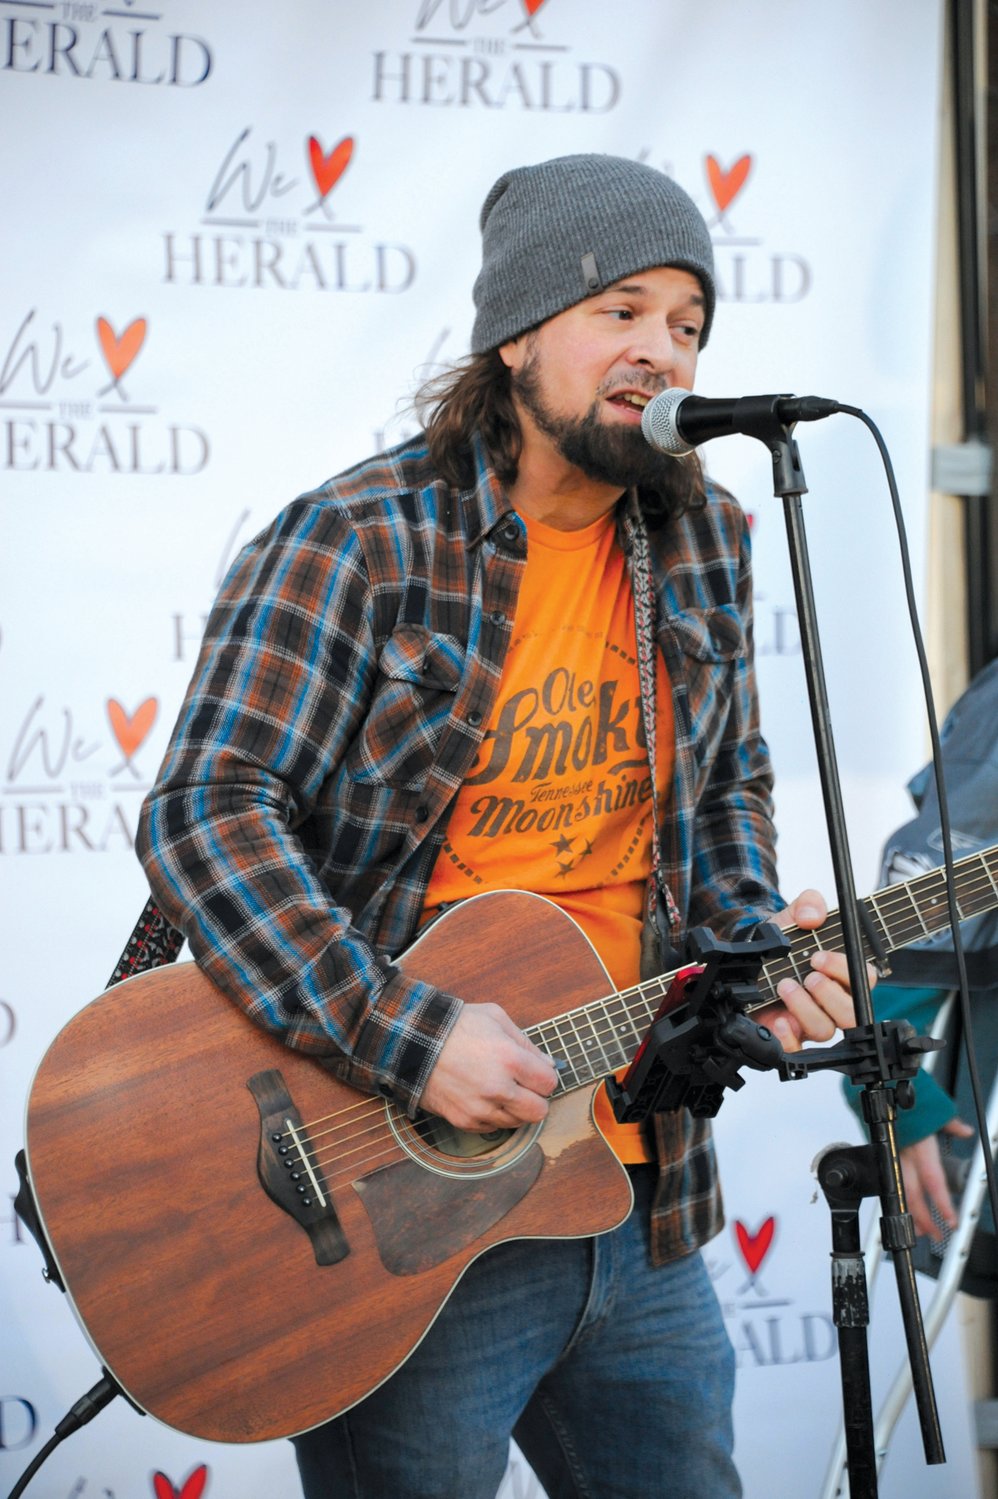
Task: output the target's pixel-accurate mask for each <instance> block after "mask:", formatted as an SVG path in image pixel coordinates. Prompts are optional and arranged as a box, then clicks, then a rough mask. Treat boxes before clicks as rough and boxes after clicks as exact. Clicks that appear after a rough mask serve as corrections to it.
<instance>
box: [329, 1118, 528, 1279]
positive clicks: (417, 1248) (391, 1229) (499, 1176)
mask: <svg viewBox="0 0 998 1499" xmlns="http://www.w3.org/2000/svg"><path fill="white" fill-rule="evenodd" d="M543 1165H544V1152H543V1151H542V1150H541V1148H540V1146H539V1145H538V1144H537V1143H536V1141H535V1142H534V1143H533V1144H532V1145H530V1146H529V1148H528V1149H527V1150H525V1151H524V1152H523V1154H522V1155H520V1156H519V1157H518V1159H517V1160H515V1161H513V1162H512V1163H511V1164H510V1165H508V1166H506V1167H505V1168H504V1169H503V1170H502V1171H500V1172H497V1173H495V1174H493V1175H490V1176H474V1177H470V1178H468V1177H465V1178H463V1179H455V1178H454V1177H450V1176H443V1175H440V1174H438V1173H436V1172H433V1171H429V1170H427V1169H426V1168H425V1167H423V1166H421V1165H419V1164H418V1163H417V1162H416V1161H399V1162H396V1164H394V1165H391V1166H382V1167H381V1168H380V1170H378V1171H372V1172H371V1173H370V1174H369V1175H368V1176H363V1177H361V1178H360V1179H359V1180H358V1181H355V1182H354V1184H353V1185H354V1191H355V1192H357V1194H358V1195H359V1197H360V1200H361V1202H362V1203H363V1204H364V1208H365V1211H366V1212H367V1216H368V1218H369V1219H370V1220H371V1227H372V1228H373V1230H374V1238H375V1242H376V1244H377V1248H378V1255H379V1256H380V1259H381V1263H382V1264H383V1265H384V1267H385V1269H386V1270H387V1271H388V1272H389V1274H391V1275H419V1274H420V1273H421V1272H423V1271H425V1270H431V1269H432V1268H433V1266H434V1265H439V1264H442V1262H443V1261H444V1260H446V1259H449V1258H450V1256H451V1255H452V1254H457V1253H458V1252H459V1251H460V1250H462V1249H466V1248H467V1246H468V1245H469V1244H471V1243H473V1242H474V1240H475V1239H477V1238H478V1237H479V1235H480V1234H484V1233H487V1232H488V1230H489V1229H490V1228H492V1227H493V1226H494V1225H495V1224H496V1223H498V1222H499V1220H500V1219H501V1218H504V1217H505V1216H506V1214H507V1213H508V1212H509V1211H510V1209H511V1208H513V1207H515V1206H516V1204H517V1203H518V1202H519V1201H520V1200H521V1199H522V1198H523V1197H524V1196H525V1195H526V1193H527V1192H528V1191H529V1190H530V1188H531V1187H532V1186H533V1184H534V1182H535V1181H536V1180H537V1178H538V1176H539V1175H540V1172H541V1167H542V1166H543Z"/></svg>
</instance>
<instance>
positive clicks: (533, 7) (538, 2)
mask: <svg viewBox="0 0 998 1499" xmlns="http://www.w3.org/2000/svg"><path fill="white" fill-rule="evenodd" d="M543 4H544V0H523V8H524V10H525V11H526V12H527V15H528V16H536V14H537V12H538V11H539V10H540V8H541V6H542V5H543Z"/></svg>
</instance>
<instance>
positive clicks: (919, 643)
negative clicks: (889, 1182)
mask: <svg viewBox="0 0 998 1499" xmlns="http://www.w3.org/2000/svg"><path fill="white" fill-rule="evenodd" d="M839 411H840V412H842V413H843V414H844V415H845V416H852V417H855V418H856V419H857V420H858V421H860V422H862V423H863V425H864V426H865V427H866V429H867V431H868V432H869V433H870V435H871V437H872V438H873V440H874V442H875V443H876V445H877V450H878V452H879V454H880V459H881V462H882V464H883V467H884V473H885V475H886V477H887V488H888V491H889V493H890V497H891V506H892V509H893V512H894V526H895V529H896V531H897V536H898V550H899V555H900V560H901V573H902V579H903V583H904V594H905V601H906V604H907V607H908V618H909V621H910V623H911V632H912V640H913V642H914V646H915V655H916V657H917V660H918V671H919V677H920V679H921V684H922V694H923V697H924V701H925V709H926V718H927V721H928V729H929V740H930V743H931V747H932V772H933V780H934V782H935V789H936V798H937V801H938V804H939V831H940V841H941V842H942V846H943V864H942V867H943V870H944V873H945V884H946V901H947V909H948V911H949V919H950V931H951V933H952V940H953V956H954V959H955V962H956V973H957V985H956V992H957V996H958V1008H959V1014H960V1018H961V1022H962V1032H963V1034H962V1041H963V1051H964V1057H965V1059H966V1063H967V1077H968V1081H969V1084H970V1094H971V1098H972V1100H973V1104H974V1113H975V1116H976V1124H977V1134H978V1139H979V1141H980V1144H981V1149H982V1153H983V1162H984V1175H985V1180H986V1183H987V1197H988V1201H989V1203H990V1205H991V1212H992V1214H993V1216H994V1220H995V1223H998V1177H996V1174H995V1159H994V1156H993V1154H992V1151H991V1141H990V1137H989V1129H988V1119H987V1106H986V1104H985V1100H984V1086H983V1084H982V1081H981V1075H980V1069H979V1068H978V1065H977V1050H976V1047H975V1045H974V1032H973V1020H972V1017H971V1008H970V984H969V980H968V976H967V959H966V953H965V950H964V945H963V936H962V934H961V931H960V920H961V918H960V912H959V908H958V906H957V900H956V876H955V874H954V871H953V837H952V830H951V826H950V815H949V800H948V798H947V795H946V777H945V774H944V771H943V753H942V744H941V742H940V739H939V728H938V724H937V721H936V708H935V700H934V697H933V692H932V682H931V678H930V674H929V662H928V657H927V655H926V651H925V641H924V639H923V636H922V630H921V625H920V623H919V619H918V605H917V602H916V599H915V583H914V579H913V577H912V572H911V553H910V551H909V548H908V532H907V528H906V526H905V523H904V512H903V509H902V506H901V496H900V495H899V493H898V486H897V479H896V477H895V474H894V465H893V464H892V462H891V457H890V453H889V452H888V450H887V444H886V442H885V441H884V438H883V435H882V433H881V432H880V429H879V428H878V427H877V424H876V422H874V421H873V419H872V417H870V416H868V415H867V413H866V412H865V411H862V410H860V408H859V407H858V406H845V405H840V406H839Z"/></svg>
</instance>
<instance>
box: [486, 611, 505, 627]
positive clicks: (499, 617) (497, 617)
mask: <svg viewBox="0 0 998 1499" xmlns="http://www.w3.org/2000/svg"><path fill="white" fill-rule="evenodd" d="M489 619H490V620H491V621H492V623H493V624H494V625H504V624H505V623H506V616H505V614H503V612H502V610H501V609H493V611H492V613H491V614H490V615H489Z"/></svg>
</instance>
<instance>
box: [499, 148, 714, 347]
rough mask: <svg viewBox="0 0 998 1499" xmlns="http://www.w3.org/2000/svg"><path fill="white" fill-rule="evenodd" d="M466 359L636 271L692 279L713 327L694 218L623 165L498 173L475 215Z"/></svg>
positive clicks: (698, 222) (583, 163) (648, 171)
mask: <svg viewBox="0 0 998 1499" xmlns="http://www.w3.org/2000/svg"><path fill="white" fill-rule="evenodd" d="M479 222H480V224H481V229H482V269H481V271H480V272H479V275H478V279H477V280H476V282H475V288H474V293H473V295H474V298H475V306H476V308H477V309H478V314H477V316H476V318H475V326H474V328H473V329H472V334H471V348H472V352H473V353H475V354H480V353H482V352H484V350H486V349H494V348H497V347H498V346H499V345H500V344H503V343H505V342H506V341H507V339H510V338H515V337H516V336H517V335H518V334H520V333H523V332H524V331H525V329H527V328H531V327H533V326H534V325H535V324H537V323H542V322H543V321H544V320H545V319H546V318H549V317H554V315H555V313H558V312H564V310H565V309H566V308H567V307H574V306H575V304H576V303H577V302H581V301H583V300H584V298H586V297H589V296H592V295H593V294H594V293H596V292H599V291H602V290H603V289H604V288H605V287H607V286H611V285H612V284H613V282H615V281H619V280H620V278H621V277H622V276H630V275H633V274H635V273H636V272H637V271H646V270H649V269H650V268H651V267H652V266H659V265H668V266H676V267H678V268H679V269H681V270H685V271H690V272H692V274H693V275H694V276H697V277H699V280H700V283H701V285H702V286H703V290H704V296H705V298H706V301H707V307H706V317H705V320H704V325H703V333H702V334H701V335H700V347H701V348H702V347H703V345H704V344H705V343H706V342H707V336H708V334H709V333H710V325H711V322H712V320H713V317H714V302H715V300H716V291H715V287H714V256H713V252H712V250H711V243H710V235H709V233H708V232H707V225H706V224H705V223H704V220H703V216H702V214H701V213H700V211H699V209H698V208H697V207H696V205H695V204H694V202H693V200H692V198H691V197H690V196H689V194H688V193H685V192H684V191H683V189H682V188H681V187H680V186H679V185H678V184H677V183H675V182H673V180H672V178H671V177H666V175H665V174H664V172H659V171H656V170H655V168H654V167H650V166H646V165H645V164H644V163H643V162H639V161H629V160H628V159H627V158H626V157H622V156H559V157H556V158H555V160H553V161H542V162H540V163H538V165H536V166H530V167H517V168H515V169H514V170H513V171H511V172H504V173H503V175H502V176H501V177H500V178H499V181H498V182H497V183H496V184H495V186H494V187H493V188H492V191H491V192H490V193H489V195H488V197H487V198H486V199H485V203H484V204H483V206H482V213H481V218H480V220H479Z"/></svg>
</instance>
